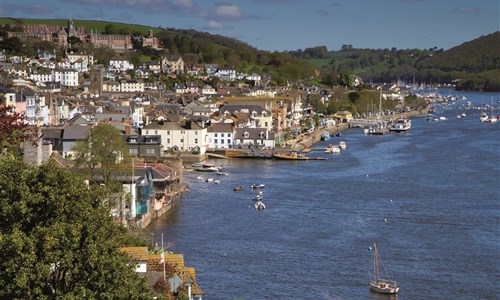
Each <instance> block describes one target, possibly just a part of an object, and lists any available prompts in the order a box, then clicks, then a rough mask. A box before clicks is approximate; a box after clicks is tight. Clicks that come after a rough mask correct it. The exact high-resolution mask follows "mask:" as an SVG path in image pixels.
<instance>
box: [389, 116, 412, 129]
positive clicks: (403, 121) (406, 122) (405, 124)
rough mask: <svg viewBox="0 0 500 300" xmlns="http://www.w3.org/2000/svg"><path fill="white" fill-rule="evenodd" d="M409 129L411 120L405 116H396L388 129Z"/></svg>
mask: <svg viewBox="0 0 500 300" xmlns="http://www.w3.org/2000/svg"><path fill="white" fill-rule="evenodd" d="M410 129H411V120H410V119H407V118H398V119H396V121H394V122H393V123H392V124H391V127H389V131H392V132H406V131H408V130H410Z"/></svg>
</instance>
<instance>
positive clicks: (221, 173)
mask: <svg viewBox="0 0 500 300" xmlns="http://www.w3.org/2000/svg"><path fill="white" fill-rule="evenodd" d="M217 175H222V176H228V175H229V173H228V172H222V171H217Z"/></svg>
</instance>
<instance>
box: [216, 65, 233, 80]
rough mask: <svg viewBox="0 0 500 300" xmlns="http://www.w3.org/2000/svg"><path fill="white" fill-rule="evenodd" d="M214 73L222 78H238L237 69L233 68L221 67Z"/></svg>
mask: <svg viewBox="0 0 500 300" xmlns="http://www.w3.org/2000/svg"><path fill="white" fill-rule="evenodd" d="M214 75H215V76H216V77H219V78H220V79H221V80H228V81H233V80H236V70H235V69H232V68H220V69H218V70H217V72H215V74H214Z"/></svg>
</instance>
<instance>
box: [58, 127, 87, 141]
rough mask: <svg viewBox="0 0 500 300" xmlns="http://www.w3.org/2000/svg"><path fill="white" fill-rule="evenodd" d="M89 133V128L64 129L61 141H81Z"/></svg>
mask: <svg viewBox="0 0 500 300" xmlns="http://www.w3.org/2000/svg"><path fill="white" fill-rule="evenodd" d="M89 132H90V126H66V127H64V132H63V140H83V139H85V138H86V137H87V135H88V134H89Z"/></svg>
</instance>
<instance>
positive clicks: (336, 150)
mask: <svg viewBox="0 0 500 300" xmlns="http://www.w3.org/2000/svg"><path fill="white" fill-rule="evenodd" d="M344 149H345V148H344ZM330 153H332V154H339V153H340V146H333V147H332V148H331V152H330Z"/></svg>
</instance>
